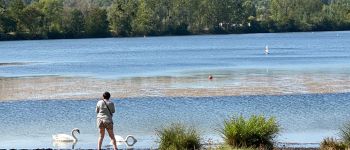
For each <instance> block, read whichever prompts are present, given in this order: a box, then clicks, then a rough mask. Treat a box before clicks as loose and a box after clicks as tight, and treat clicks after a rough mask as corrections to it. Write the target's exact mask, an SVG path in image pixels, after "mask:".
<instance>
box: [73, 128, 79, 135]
mask: <svg viewBox="0 0 350 150" xmlns="http://www.w3.org/2000/svg"><path fill="white" fill-rule="evenodd" d="M74 131H76V132H78V133H79V134H80V130H79V129H78V128H74V129H73V130H72V132H74Z"/></svg>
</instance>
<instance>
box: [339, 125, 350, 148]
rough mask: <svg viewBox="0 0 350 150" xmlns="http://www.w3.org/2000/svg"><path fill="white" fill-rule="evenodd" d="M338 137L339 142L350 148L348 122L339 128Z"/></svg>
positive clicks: (349, 127) (349, 126)
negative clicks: (339, 138)
mask: <svg viewBox="0 0 350 150" xmlns="http://www.w3.org/2000/svg"><path fill="white" fill-rule="evenodd" d="M340 137H341V140H342V141H343V142H344V144H346V145H347V146H348V147H349V146H350V122H348V123H346V124H344V125H343V127H342V128H340Z"/></svg>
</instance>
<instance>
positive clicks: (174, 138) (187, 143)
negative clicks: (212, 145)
mask: <svg viewBox="0 0 350 150" xmlns="http://www.w3.org/2000/svg"><path fill="white" fill-rule="evenodd" d="M156 132H157V136H158V137H159V139H160V141H159V149H161V150H164V149H167V150H190V149H200V148H201V144H200V136H199V133H198V132H197V131H196V130H195V129H194V128H192V127H185V126H184V125H182V124H178V123H176V124H171V125H170V126H168V127H164V128H163V129H161V130H156Z"/></svg>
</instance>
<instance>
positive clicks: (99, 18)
mask: <svg viewBox="0 0 350 150" xmlns="http://www.w3.org/2000/svg"><path fill="white" fill-rule="evenodd" d="M85 33H86V35H87V36H89V37H106V36H108V33H109V28H108V20H107V11H106V10H105V9H101V8H91V9H90V10H89V11H88V12H87V16H86V17H85Z"/></svg>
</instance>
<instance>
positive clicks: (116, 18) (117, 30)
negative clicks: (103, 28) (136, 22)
mask: <svg viewBox="0 0 350 150" xmlns="http://www.w3.org/2000/svg"><path fill="white" fill-rule="evenodd" d="M136 11H137V3H136V1H134V0H114V1H113V4H112V5H111V7H110V8H109V9H108V20H109V22H110V27H111V29H112V31H113V34H114V35H115V36H128V35H130V34H131V32H132V27H131V22H132V20H133V19H134V17H135V15H136Z"/></svg>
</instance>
